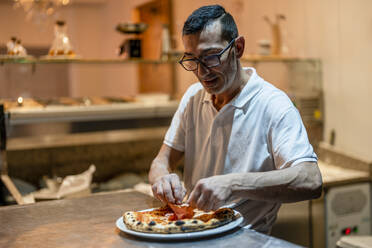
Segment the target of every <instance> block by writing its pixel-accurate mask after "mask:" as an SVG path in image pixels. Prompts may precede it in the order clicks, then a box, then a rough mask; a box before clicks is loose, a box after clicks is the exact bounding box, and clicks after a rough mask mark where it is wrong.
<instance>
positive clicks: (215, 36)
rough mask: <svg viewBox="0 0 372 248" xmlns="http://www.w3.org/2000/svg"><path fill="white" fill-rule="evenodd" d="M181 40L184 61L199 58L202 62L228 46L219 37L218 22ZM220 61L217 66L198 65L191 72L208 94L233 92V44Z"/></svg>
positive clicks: (219, 25)
mask: <svg viewBox="0 0 372 248" xmlns="http://www.w3.org/2000/svg"><path fill="white" fill-rule="evenodd" d="M182 40H183V44H184V47H185V56H186V57H185V58H186V59H188V58H199V59H200V60H203V57H205V56H208V55H213V54H218V53H219V52H220V51H222V50H223V49H224V48H225V47H226V46H227V45H228V44H229V42H228V41H226V40H223V39H222V37H221V23H220V22H219V21H215V22H214V23H212V24H210V25H208V26H207V27H205V29H204V30H203V31H201V32H200V33H196V34H190V35H184V36H183V37H182ZM220 59H221V64H220V65H219V66H216V67H212V68H206V67H205V66H204V65H202V64H201V63H199V65H198V69H197V70H195V71H193V72H194V74H195V75H196V77H197V78H198V79H199V81H200V82H201V83H202V85H203V86H204V88H205V90H206V91H207V92H208V93H210V94H215V95H219V94H228V93H229V92H231V91H233V90H234V87H233V84H234V79H235V77H236V74H237V62H236V56H235V52H234V44H233V45H232V46H231V47H230V48H229V49H227V50H226V51H225V52H224V53H223V54H222V56H221V57H220Z"/></svg>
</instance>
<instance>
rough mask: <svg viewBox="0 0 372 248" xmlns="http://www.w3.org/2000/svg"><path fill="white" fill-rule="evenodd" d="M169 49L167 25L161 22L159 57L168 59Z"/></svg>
mask: <svg viewBox="0 0 372 248" xmlns="http://www.w3.org/2000/svg"><path fill="white" fill-rule="evenodd" d="M170 51H171V41H170V35H169V25H168V24H163V31H162V40H161V57H160V58H161V59H162V60H168V59H169V55H170Z"/></svg>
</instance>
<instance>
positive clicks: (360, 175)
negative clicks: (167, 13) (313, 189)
mask: <svg viewBox="0 0 372 248" xmlns="http://www.w3.org/2000/svg"><path fill="white" fill-rule="evenodd" d="M318 166H319V169H320V172H321V173H322V179H323V187H324V188H329V187H333V186H340V185H345V184H352V183H362V182H369V181H370V180H371V179H370V175H369V172H368V171H361V170H355V169H350V168H343V167H340V166H336V165H333V164H330V163H326V162H325V161H322V160H318Z"/></svg>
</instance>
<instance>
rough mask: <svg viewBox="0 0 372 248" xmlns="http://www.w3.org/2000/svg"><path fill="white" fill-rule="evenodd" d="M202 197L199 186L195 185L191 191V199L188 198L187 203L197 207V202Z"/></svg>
mask: <svg viewBox="0 0 372 248" xmlns="http://www.w3.org/2000/svg"><path fill="white" fill-rule="evenodd" d="M199 197H200V190H199V187H195V188H194V189H193V190H192V191H191V193H190V196H189V199H188V200H187V203H188V204H189V205H190V206H191V207H194V208H195V207H197V206H196V202H197V201H198V199H199Z"/></svg>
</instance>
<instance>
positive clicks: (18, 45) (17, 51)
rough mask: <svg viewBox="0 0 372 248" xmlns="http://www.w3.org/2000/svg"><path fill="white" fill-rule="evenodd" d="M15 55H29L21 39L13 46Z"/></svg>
mask: <svg viewBox="0 0 372 248" xmlns="http://www.w3.org/2000/svg"><path fill="white" fill-rule="evenodd" d="M13 55H17V56H26V55H27V51H26V49H25V48H24V47H23V46H22V43H21V40H17V41H16V44H15V46H14V48H13Z"/></svg>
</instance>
